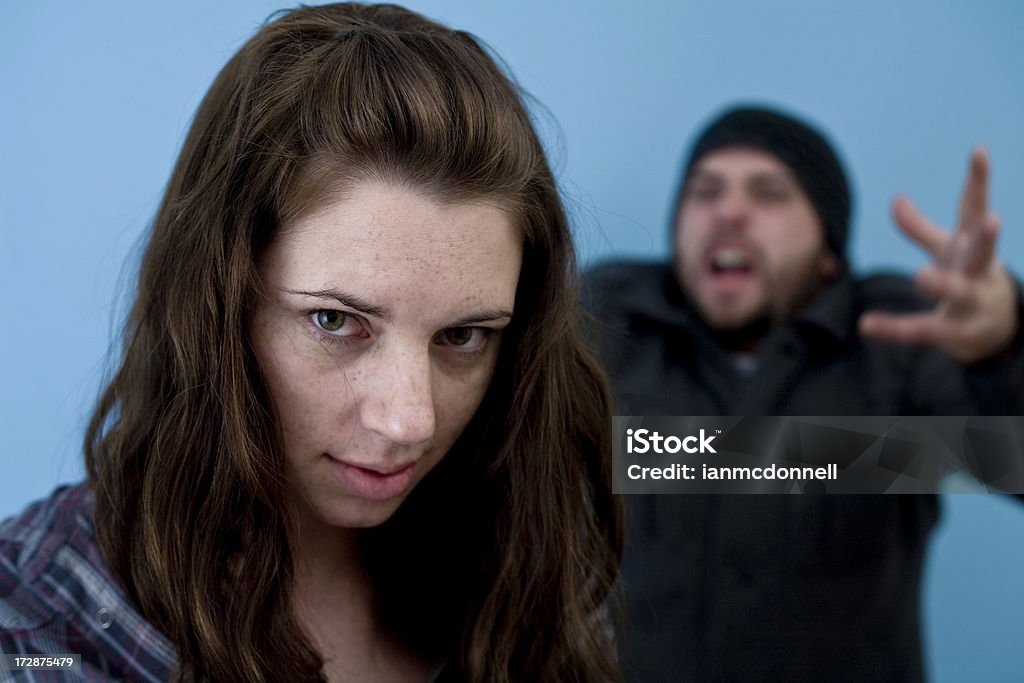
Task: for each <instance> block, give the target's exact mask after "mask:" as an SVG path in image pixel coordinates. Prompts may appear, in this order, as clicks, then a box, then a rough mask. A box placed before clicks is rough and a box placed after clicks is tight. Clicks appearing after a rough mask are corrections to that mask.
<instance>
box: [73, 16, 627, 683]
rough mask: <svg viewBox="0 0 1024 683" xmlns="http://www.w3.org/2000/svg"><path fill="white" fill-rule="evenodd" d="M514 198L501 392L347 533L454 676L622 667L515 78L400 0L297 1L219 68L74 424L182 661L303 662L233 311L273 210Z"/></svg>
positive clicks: (267, 446) (612, 561) (599, 429)
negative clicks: (91, 409)
mask: <svg viewBox="0 0 1024 683" xmlns="http://www.w3.org/2000/svg"><path fill="white" fill-rule="evenodd" d="M371 177H372V178H380V179H387V180H389V181H395V182H400V183H404V184H407V185H409V186H411V187H414V188H417V189H419V190H422V191H425V192H429V193H430V194H431V195H432V196H435V197H438V198H440V199H442V200H446V201H453V200H464V199H485V200H493V201H495V202H498V203H500V205H501V206H504V207H507V208H509V210H510V211H512V213H513V215H515V216H516V218H517V219H518V223H519V225H520V227H521V229H522V234H523V241H524V255H523V264H522V271H521V276H520V280H519V284H518V289H517V293H516V305H515V311H516V314H515V317H514V320H513V321H512V323H511V324H510V326H509V327H508V329H507V330H506V332H505V334H504V339H503V342H502V348H501V352H500V358H499V361H498V366H497V369H496V371H495V375H494V378H493V380H492V383H491V386H490V387H489V389H488V392H487V395H486V396H485V398H484V400H483V402H482V404H481V405H480V407H479V409H478V410H477V412H476V414H475V416H474V418H473V420H472V421H471V423H470V424H469V426H468V427H467V428H466V430H465V431H464V433H463V434H462V435H461V437H460V438H459V440H458V441H457V443H456V444H455V446H454V447H453V448H452V450H451V451H450V452H449V453H448V455H447V456H446V457H445V459H444V460H443V461H442V462H441V464H440V465H438V467H437V468H435V470H434V471H433V472H432V473H431V474H430V475H428V477H427V478H426V479H425V480H424V481H423V482H422V483H421V484H420V485H419V486H418V487H417V489H416V490H414V491H413V492H412V494H410V496H409V498H408V499H407V500H406V501H405V503H404V504H403V505H402V507H401V508H400V509H399V510H398V512H397V513H396V514H395V515H394V516H393V517H392V518H391V519H390V520H388V521H387V522H386V523H385V524H383V525H381V526H380V527H378V528H375V529H369V530H365V531H364V532H362V536H361V538H362V543H363V546H364V556H365V558H366V562H367V564H368V566H369V569H370V572H371V575H372V577H373V580H374V582H375V584H376V587H377V593H378V594H379V598H380V604H381V609H382V616H383V618H384V619H385V623H386V625H387V626H388V627H389V628H390V629H392V630H393V631H394V632H395V633H396V634H399V635H404V636H406V637H407V638H409V639H411V640H412V642H413V643H414V644H417V645H420V646H421V647H422V648H423V649H424V650H425V651H428V652H431V653H435V654H437V655H440V656H443V657H445V658H446V659H447V661H448V666H449V669H448V671H450V672H451V673H453V674H454V677H455V678H458V679H462V680H466V681H474V682H475V681H494V682H506V681H527V680H529V681H559V682H564V681H616V680H619V675H618V673H617V670H616V666H615V657H614V652H613V648H611V647H609V646H610V636H609V633H608V629H609V626H608V621H607V619H605V618H604V616H603V615H604V611H605V607H604V606H605V604H606V603H607V601H608V598H609V595H610V594H611V590H612V584H613V582H614V580H615V577H616V572H617V565H618V561H619V557H620V553H621V520H620V508H619V504H618V502H617V500H616V499H615V498H614V497H613V496H612V494H611V483H610V482H611V470H610V462H609V457H610V456H609V453H610V420H609V415H610V401H609V395H608V391H607V387H606V385H605V381H604V379H603V377H602V375H601V373H600V372H599V370H598V369H597V367H596V365H595V363H594V361H593V360H592V358H591V356H590V354H589V353H588V352H587V351H586V349H585V348H584V345H583V344H582V343H581V340H580V338H579V337H578V332H577V328H578V318H579V316H580V312H579V308H578V304H577V301H576V296H575V278H576V273H575V260H574V253H573V248H572V242H571V237H570V232H569V227H568V222H567V219H566V216H565V213H564V210H563V207H562V204H561V202H560V199H559V196H558V192H557V189H556V185H555V181H554V178H553V176H552V174H551V171H550V168H549V166H548V164H547V161H546V159H545V156H544V153H543V150H542V147H541V145H540V142H539V141H538V139H537V136H536V133H535V131H534V129H533V127H532V125H531V122H530V118H529V115H528V113H527V111H526V109H525V108H524V106H523V103H522V100H521V97H520V94H519V92H518V90H517V89H516V87H515V86H514V84H513V83H512V82H511V81H510V79H509V78H508V77H507V76H506V75H505V74H504V73H503V72H502V70H501V69H500V68H499V67H498V66H497V65H496V64H495V62H494V60H493V59H492V58H491V57H490V56H489V55H488V53H487V52H486V51H485V50H484V49H483V48H482V47H481V46H480V44H479V43H478V42H477V41H476V39H475V38H473V37H472V36H470V35H469V34H467V33H464V32H460V31H453V30H450V29H448V28H446V27H443V26H440V25H438V24H436V23H433V22H431V21H429V20H426V19H424V18H423V17H420V16H418V15H416V14H414V13H412V12H409V11H407V10H404V9H402V8H399V7H395V6H391V5H377V6H372V5H358V4H337V5H327V6H321V7H302V8H299V9H296V10H293V11H289V12H286V13H284V14H282V15H280V16H279V17H278V18H276V19H275V20H273V21H271V22H269V23H268V24H266V25H265V26H263V28H262V29H261V30H260V31H259V32H258V33H257V34H256V35H255V36H254V37H253V38H252V39H251V40H250V41H249V42H248V43H247V44H246V45H245V46H244V47H243V48H242V49H241V50H240V51H239V52H238V53H237V54H236V55H235V56H234V57H233V58H232V59H231V60H230V61H229V62H228V64H227V65H226V66H225V67H224V69H223V70H222V71H221V73H220V75H219V76H218V77H217V79H216V81H215V82H214V84H213V86H212V87H211V89H210V91H209V93H208V94H207V95H206V97H205V99H204V100H203V103H202V105H201V106H200V108H199V111H198V112H197V114H196V117H195V120H194V122H193V124H192V127H191V130H190V132H189V135H188V137H187V139H186V141H185V144H184V147H183V149H182V151H181V155H180V157H179V159H178V162H177V164H176V166H175V169H174V173H173V175H172V177H171V180H170V183H169V185H168V187H167V192H166V195H165V196H164V199H163V202H162V204H161V206H160V209H159V211H158V213H157V216H156V218H155V221H154V224H153V227H152V235H151V237H150V241H149V244H148V247H147V249H146V252H145V255H144V257H143V261H142V265H141V269H140V273H139V283H138V292H137V298H136V300H135V303H134V306H133V308H132V311H131V314H130V317H129V320H128V323H127V326H126V330H125V342H124V348H123V358H122V361H121V366H120V369H119V371H118V372H117V374H116V376H115V377H114V379H113V381H112V382H111V383H110V385H109V386H108V387H107V389H106V391H105V392H104V394H103V395H102V397H101V399H100V401H99V404H98V406H97V408H96V412H95V414H94V416H93V418H92V421H91V423H90V427H89V430H88V433H87V436H86V443H85V455H86V464H87V469H88V473H89V480H90V485H91V487H92V490H93V492H94V496H95V520H96V529H97V535H98V537H99V542H100V545H101V547H102V550H103V552H104V554H105V556H106V557H107V558H108V560H109V561H110V564H111V566H112V568H113V570H114V572H115V573H116V575H117V576H118V577H119V578H120V580H121V581H122V582H123V583H124V585H125V587H126V590H127V591H128V594H129V595H130V596H131V598H132V599H133V600H134V601H135V602H136V604H137V605H138V606H139V607H140V609H141V611H142V613H143V614H144V615H145V616H146V618H147V619H149V620H150V621H152V622H153V623H154V624H155V625H156V626H157V627H158V628H160V629H161V630H162V631H163V632H165V633H166V634H167V635H168V636H169V637H170V638H171V639H172V640H173V641H174V643H175V644H176V646H177V648H178V653H179V661H180V668H179V671H178V675H179V677H181V678H193V679H196V680H214V681H280V680H289V681H318V680H322V674H321V666H322V661H321V658H320V655H319V654H318V653H317V652H316V650H315V649H314V648H313V646H312V645H311V643H310V641H309V640H308V639H307V638H306V637H304V635H303V634H302V631H301V629H300V628H299V627H298V624H297V621H296V619H295V617H294V615H293V613H292V605H291V594H292V581H293V578H294V569H293V566H292V555H291V546H290V539H289V536H290V534H289V529H290V528H291V527H290V526H289V524H290V518H289V513H288V509H287V506H286V503H285V501H286V496H285V491H286V487H287V482H286V480H285V475H284V467H283V456H282V449H281V438H280V434H279V430H278V427H277V424H276V422H275V419H274V409H273V406H272V404H271V402H270V400H269V396H268V393H267V389H266V387H265V385H264V382H263V380H262V377H261V373H260V369H259V366H258V364H257V362H256V359H255V356H254V353H253V350H252V347H251V345H250V343H249V339H248V329H249V323H250V319H251V317H252V314H253V311H254V310H255V307H256V306H257V304H258V302H259V300H260V297H261V288H260V282H259V276H258V272H257V269H256V265H255V264H256V261H257V259H258V257H259V254H260V252H261V250H262V249H263V248H264V247H265V245H266V244H267V243H268V241H269V240H270V239H272V237H273V235H274V233H275V231H276V230H277V229H278V228H279V227H280V226H281V225H282V224H284V223H286V222H288V221H290V220H294V219H295V218H296V217H297V216H300V215H302V214H303V212H305V211H308V210H311V209H312V208H314V207H315V206H316V204H317V202H320V201H322V200H323V199H324V198H325V196H326V195H327V194H328V193H330V192H333V191H336V190H337V189H338V188H343V187H345V186H346V184H348V183H351V182H354V181H358V180H359V179H363V178H371Z"/></svg>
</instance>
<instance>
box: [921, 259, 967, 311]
mask: <svg viewBox="0 0 1024 683" xmlns="http://www.w3.org/2000/svg"><path fill="white" fill-rule="evenodd" d="M914 282H915V284H916V285H917V288H918V290H919V291H921V292H922V293H924V294H925V295H927V296H929V297H931V298H933V299H936V300H938V301H941V302H944V303H946V304H947V305H950V306H953V307H955V308H957V309H963V308H965V307H970V306H974V305H975V304H976V303H977V289H976V287H975V286H974V285H973V284H972V282H971V281H970V279H969V278H967V277H966V276H965V275H963V274H962V273H959V272H957V271H955V270H947V269H944V268H937V267H935V266H927V267H925V268H922V269H921V270H920V271H918V273H917V277H916V278H914Z"/></svg>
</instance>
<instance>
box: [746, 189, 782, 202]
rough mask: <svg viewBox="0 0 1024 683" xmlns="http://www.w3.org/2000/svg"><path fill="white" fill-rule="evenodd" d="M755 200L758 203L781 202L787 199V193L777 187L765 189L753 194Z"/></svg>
mask: <svg viewBox="0 0 1024 683" xmlns="http://www.w3.org/2000/svg"><path fill="white" fill-rule="evenodd" d="M754 197H755V199H757V200H758V201H760V202H783V201H786V199H788V198H789V193H788V192H787V191H786V190H785V189H783V188H778V187H765V188H761V189H759V190H757V191H756V192H755V193H754Z"/></svg>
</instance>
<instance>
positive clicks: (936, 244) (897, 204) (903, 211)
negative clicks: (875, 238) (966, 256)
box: [892, 197, 950, 260]
mask: <svg viewBox="0 0 1024 683" xmlns="http://www.w3.org/2000/svg"><path fill="white" fill-rule="evenodd" d="M892 217H893V220H895V221H896V225H898V226H899V227H900V229H901V230H902V231H903V233H904V234H905V235H906V236H907V237H909V238H910V239H911V240H913V241H914V242H916V243H917V244H919V245H921V246H922V247H923V248H924V249H925V250H926V251H927V252H928V253H929V254H931V257H932V258H933V259H936V260H938V259H939V258H940V257H941V256H942V255H943V254H944V252H945V251H946V245H947V244H948V243H949V237H950V236H949V233H948V232H947V231H945V230H943V229H942V228H940V227H938V226H937V225H935V224H934V223H932V222H931V221H930V220H928V219H927V218H925V215H924V214H923V213H921V212H920V211H919V210H918V208H917V207H916V206H914V203H913V202H912V201H910V200H909V199H907V198H906V197H897V198H896V200H895V201H893V203H892Z"/></svg>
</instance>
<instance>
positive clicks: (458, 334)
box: [438, 327, 490, 351]
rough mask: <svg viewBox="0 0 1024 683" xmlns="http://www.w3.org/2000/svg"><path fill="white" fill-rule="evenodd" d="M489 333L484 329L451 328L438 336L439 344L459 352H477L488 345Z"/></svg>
mask: <svg viewBox="0 0 1024 683" xmlns="http://www.w3.org/2000/svg"><path fill="white" fill-rule="evenodd" d="M488 332H490V330H488V329H486V328H483V327H449V328H448V329H446V330H443V331H442V332H441V333H440V334H439V335H438V342H439V343H440V344H442V345H443V346H452V347H455V348H457V349H458V350H459V351H477V350H479V349H482V348H483V346H484V344H486V343H487V337H488Z"/></svg>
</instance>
